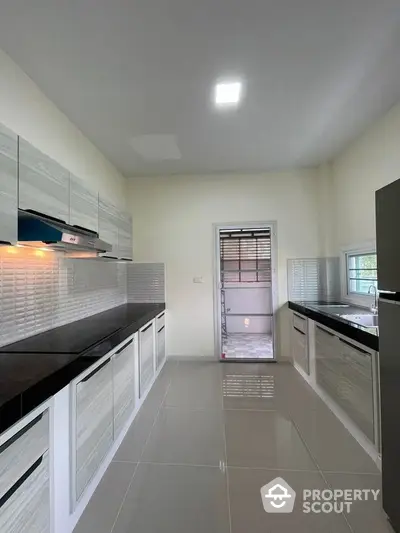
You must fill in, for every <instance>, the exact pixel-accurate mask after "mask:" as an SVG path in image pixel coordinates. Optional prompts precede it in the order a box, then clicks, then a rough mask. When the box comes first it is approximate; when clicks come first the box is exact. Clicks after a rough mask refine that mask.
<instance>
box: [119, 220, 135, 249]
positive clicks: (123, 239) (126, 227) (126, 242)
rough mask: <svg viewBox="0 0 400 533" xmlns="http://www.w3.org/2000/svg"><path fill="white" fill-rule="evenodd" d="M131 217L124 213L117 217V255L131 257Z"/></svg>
mask: <svg viewBox="0 0 400 533" xmlns="http://www.w3.org/2000/svg"><path fill="white" fill-rule="evenodd" d="M132 248H133V244H132V217H131V216H130V215H128V214H126V213H123V214H122V215H120V217H119V219H118V257H120V258H121V259H133V249H132Z"/></svg>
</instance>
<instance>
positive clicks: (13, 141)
mask: <svg viewBox="0 0 400 533" xmlns="http://www.w3.org/2000/svg"><path fill="white" fill-rule="evenodd" d="M17 146H18V141H17V136H16V135H15V134H14V133H12V132H11V131H10V130H8V129H7V128H5V127H4V126H2V125H1V124H0V242H5V243H13V242H15V241H16V240H17V234H18V231H17V227H18V226H17V220H18V200H17V198H18V168H17V166H18V164H17V155H18V148H17Z"/></svg>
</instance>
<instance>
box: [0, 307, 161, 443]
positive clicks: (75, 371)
mask: <svg viewBox="0 0 400 533" xmlns="http://www.w3.org/2000/svg"><path fill="white" fill-rule="evenodd" d="M155 305H157V308H156V309H153V310H149V311H148V312H147V313H144V314H143V316H141V317H140V319H137V320H135V321H134V322H132V323H131V324H129V325H127V326H125V327H122V328H121V329H119V330H118V331H116V332H115V333H113V334H112V335H110V336H109V337H107V338H106V339H103V340H101V341H100V342H99V343H98V344H96V345H95V346H93V347H91V348H90V349H88V350H86V351H84V352H82V353H80V354H77V355H76V357H75V358H74V359H72V360H70V361H69V362H68V363H66V365H65V366H63V367H61V368H59V369H57V370H55V371H54V372H52V373H50V374H48V375H47V376H44V377H43V378H41V379H39V380H38V381H37V382H36V383H31V384H30V385H28V386H27V388H26V389H25V390H23V391H21V392H19V393H17V394H16V395H15V396H14V397H12V398H10V399H8V400H6V401H5V402H4V403H2V404H1V405H0V434H1V433H4V432H5V431H7V430H8V429H9V428H10V427H11V426H13V425H14V424H15V423H17V422H18V421H19V420H21V419H22V418H23V417H24V416H26V415H27V414H28V413H30V412H31V411H32V410H33V409H35V408H37V407H38V406H39V405H41V404H42V403H44V402H46V401H48V400H49V399H50V398H51V397H52V396H54V395H56V394H57V393H58V392H60V391H61V390H62V389H63V388H64V387H66V386H67V385H68V384H69V383H71V381H73V380H74V379H75V378H76V377H78V376H79V375H80V374H81V373H82V372H84V371H85V370H87V369H88V368H90V367H91V366H92V365H94V364H95V363H96V362H97V361H98V360H99V359H101V358H102V357H104V356H105V355H107V354H108V353H109V352H111V351H112V350H114V349H115V348H116V347H117V346H119V345H120V344H121V343H123V342H124V341H125V340H126V339H127V338H129V337H131V336H132V335H134V334H136V333H137V332H138V331H139V330H140V329H141V328H142V327H143V326H144V325H146V324H147V323H148V322H150V321H152V320H153V319H154V318H156V317H157V316H158V315H159V314H161V313H162V312H164V311H165V310H166V306H165V303H164V304H155Z"/></svg>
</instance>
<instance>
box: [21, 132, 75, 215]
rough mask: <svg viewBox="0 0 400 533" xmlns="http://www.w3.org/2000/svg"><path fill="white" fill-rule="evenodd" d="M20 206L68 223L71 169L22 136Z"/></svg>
mask: <svg viewBox="0 0 400 533" xmlns="http://www.w3.org/2000/svg"><path fill="white" fill-rule="evenodd" d="M19 208H20V209H27V210H31V211H36V212H38V213H42V214H44V215H48V216H51V217H54V218H57V219H59V220H63V221H64V222H69V172H68V170H66V169H65V168H63V167H62V166H61V165H59V164H58V163H57V162H56V161H53V159H50V157H48V156H47V155H45V154H43V153H42V152H40V151H39V150H37V149H36V148H35V147H34V146H32V145H31V144H30V143H28V142H27V141H25V140H24V139H21V138H20V139H19Z"/></svg>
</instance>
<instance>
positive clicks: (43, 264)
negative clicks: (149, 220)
mask: <svg viewBox="0 0 400 533" xmlns="http://www.w3.org/2000/svg"><path fill="white" fill-rule="evenodd" d="M126 268H127V265H126V264H124V263H109V262H102V261H96V260H87V259H85V260H79V259H67V258H65V256H63V255H61V254H57V253H52V252H45V251H41V250H33V249H28V248H15V247H2V248H0V290H1V300H0V311H1V314H0V345H1V346H4V345H5V344H10V343H12V342H15V341H17V340H20V339H23V338H25V337H29V336H31V335H35V334H37V333H41V332H42V331H46V330H48V329H51V328H54V327H57V326H61V325H63V324H67V323H69V322H72V321H74V320H79V319H81V318H85V317H87V316H91V315H94V314H96V313H100V312H102V311H106V310H107V309H111V308H112V307H116V306H118V305H122V304H124V303H126V301H127V271H126Z"/></svg>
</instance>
